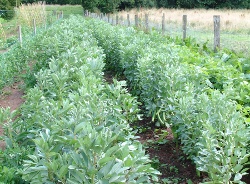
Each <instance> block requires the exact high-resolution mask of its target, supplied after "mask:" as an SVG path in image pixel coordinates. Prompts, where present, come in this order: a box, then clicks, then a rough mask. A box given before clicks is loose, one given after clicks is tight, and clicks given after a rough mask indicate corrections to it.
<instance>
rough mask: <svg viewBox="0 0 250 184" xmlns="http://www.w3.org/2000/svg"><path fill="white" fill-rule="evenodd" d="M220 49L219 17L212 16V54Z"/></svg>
mask: <svg viewBox="0 0 250 184" xmlns="http://www.w3.org/2000/svg"><path fill="white" fill-rule="evenodd" d="M219 48H220V16H219V15H214V52H217V51H218V49H219Z"/></svg>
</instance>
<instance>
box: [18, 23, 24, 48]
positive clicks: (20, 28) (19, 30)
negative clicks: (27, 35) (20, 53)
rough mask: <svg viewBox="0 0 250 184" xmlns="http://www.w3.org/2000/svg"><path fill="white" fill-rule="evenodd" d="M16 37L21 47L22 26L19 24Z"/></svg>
mask: <svg viewBox="0 0 250 184" xmlns="http://www.w3.org/2000/svg"><path fill="white" fill-rule="evenodd" d="M18 39H19V42H20V45H21V47H22V44H23V38H22V27H21V25H19V26H18Z"/></svg>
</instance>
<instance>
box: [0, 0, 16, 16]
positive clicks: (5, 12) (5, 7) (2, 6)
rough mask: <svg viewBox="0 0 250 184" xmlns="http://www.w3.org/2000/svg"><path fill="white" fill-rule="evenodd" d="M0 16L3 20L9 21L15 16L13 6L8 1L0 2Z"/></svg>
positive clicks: (2, 0)
mask: <svg viewBox="0 0 250 184" xmlns="http://www.w3.org/2000/svg"><path fill="white" fill-rule="evenodd" d="M0 10H1V11H0V15H1V17H2V18H4V19H11V18H13V17H14V15H15V11H14V6H11V3H10V2H9V1H8V0H1V1H0Z"/></svg>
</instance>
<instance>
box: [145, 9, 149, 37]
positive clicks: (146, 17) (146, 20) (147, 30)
mask: <svg viewBox="0 0 250 184" xmlns="http://www.w3.org/2000/svg"><path fill="white" fill-rule="evenodd" d="M145 26H146V32H147V33H148V32H149V25H148V14H147V13H146V14H145Z"/></svg>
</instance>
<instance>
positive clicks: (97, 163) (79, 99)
mask: <svg viewBox="0 0 250 184" xmlns="http://www.w3.org/2000/svg"><path fill="white" fill-rule="evenodd" d="M86 24H87V23H86V20H83V19H82V18H81V17H71V18H69V19H67V20H64V21H62V22H61V23H60V24H57V25H54V26H53V27H51V28H50V29H49V30H47V31H46V32H44V33H41V34H39V35H37V36H36V37H35V38H34V40H33V42H32V44H31V43H30V44H29V45H30V46H29V47H28V46H27V47H26V46H25V47H23V48H20V49H21V50H20V51H19V52H22V51H25V49H28V50H32V52H31V51H29V52H30V53H31V54H30V55H29V54H27V55H26V57H27V61H26V62H27V63H28V62H29V61H30V60H31V59H32V60H33V59H36V62H35V63H34V65H33V66H31V67H30V71H27V72H28V73H27V75H28V76H27V77H26V80H27V83H28V86H29V87H31V86H33V87H31V88H30V89H29V90H27V92H26V95H25V103H24V104H23V105H22V107H21V108H20V109H19V110H18V111H16V112H14V113H10V111H9V109H1V113H0V120H1V122H5V138H4V139H5V142H6V149H5V150H4V151H1V152H0V160H1V163H2V164H1V166H0V181H2V182H3V183H47V184H49V183H65V184H66V183H72V184H73V183H86V184H87V183H99V184H104V183H151V182H156V181H157V175H158V174H159V172H158V171H156V170H155V169H153V168H152V167H151V165H150V160H149V158H148V156H147V155H145V151H144V149H143V148H142V145H141V144H140V143H139V141H137V140H136V137H135V132H133V130H132V129H131V128H130V126H129V123H132V122H133V121H136V120H137V119H138V118H139V115H138V112H139V110H138V102H137V101H136V98H135V97H132V96H131V95H130V94H129V93H128V92H127V90H126V88H125V86H126V83H125V82H124V81H121V82H118V81H114V84H107V83H106V82H105V81H104V78H103V68H104V66H105V64H104V59H105V54H104V53H103V50H102V49H101V48H100V47H99V46H98V45H97V42H96V40H95V38H94V37H93V36H92V34H91V33H90V32H89V31H88V30H87V28H86V27H85V25H86ZM27 52H28V51H27ZM11 53H12V52H8V53H6V56H4V57H6V58H8V54H11ZM13 57H14V56H13ZM20 62H21V61H20ZM21 64H22V63H20V65H21ZM33 72H35V73H34V74H33ZM29 79H30V80H31V81H32V82H30V80H29Z"/></svg>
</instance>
